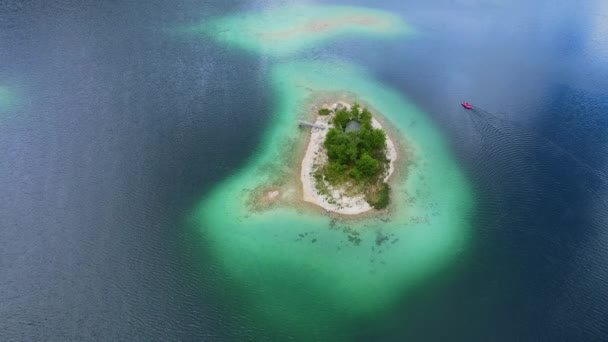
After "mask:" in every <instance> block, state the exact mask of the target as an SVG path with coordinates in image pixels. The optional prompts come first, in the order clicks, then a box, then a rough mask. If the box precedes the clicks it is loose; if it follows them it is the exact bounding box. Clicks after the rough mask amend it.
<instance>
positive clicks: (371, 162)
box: [355, 153, 378, 177]
mask: <svg viewBox="0 0 608 342" xmlns="http://www.w3.org/2000/svg"><path fill="white" fill-rule="evenodd" d="M355 167H356V168H357V169H358V170H359V172H361V174H362V175H364V176H367V177H370V176H373V175H375V174H376V171H378V161H377V160H376V159H374V158H372V157H371V156H370V155H369V154H367V153H364V154H363V155H362V156H361V158H360V159H359V160H357V162H356V163H355Z"/></svg>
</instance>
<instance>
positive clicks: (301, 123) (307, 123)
mask: <svg viewBox="0 0 608 342" xmlns="http://www.w3.org/2000/svg"><path fill="white" fill-rule="evenodd" d="M298 126H300V127H302V126H303V127H310V128H318V129H325V126H323V125H317V124H314V123H310V122H306V121H303V120H298Z"/></svg>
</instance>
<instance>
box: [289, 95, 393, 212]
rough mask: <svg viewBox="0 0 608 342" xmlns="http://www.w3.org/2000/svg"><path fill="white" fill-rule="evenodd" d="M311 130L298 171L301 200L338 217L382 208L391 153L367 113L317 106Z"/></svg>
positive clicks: (386, 197)
mask: <svg viewBox="0 0 608 342" xmlns="http://www.w3.org/2000/svg"><path fill="white" fill-rule="evenodd" d="M311 126H312V128H311V130H312V131H311V136H310V141H309V144H308V148H307V149H306V153H305V155H304V159H303V160H302V169H301V180H302V185H303V193H304V200H305V201H307V202H311V203H314V204H317V205H319V206H321V207H322V208H324V209H325V210H327V211H331V212H335V213H338V214H344V215H357V214H361V213H364V212H367V211H370V210H372V209H384V208H386V207H387V206H388V204H389V200H390V187H389V185H388V183H387V181H388V178H389V177H390V176H391V174H392V173H393V169H394V167H393V165H394V161H395V160H396V158H397V153H396V149H395V146H394V144H393V142H392V141H391V140H390V139H389V138H388V136H387V134H386V132H385V130H384V129H383V127H382V126H381V125H380V123H379V122H378V120H376V119H375V118H374V117H373V115H372V113H371V112H370V111H369V110H368V109H367V108H362V107H361V106H360V105H359V104H357V103H353V104H352V105H350V104H348V103H344V102H337V103H334V104H332V105H325V106H323V108H321V109H320V110H319V111H318V115H317V118H316V121H315V123H314V124H313V125H311Z"/></svg>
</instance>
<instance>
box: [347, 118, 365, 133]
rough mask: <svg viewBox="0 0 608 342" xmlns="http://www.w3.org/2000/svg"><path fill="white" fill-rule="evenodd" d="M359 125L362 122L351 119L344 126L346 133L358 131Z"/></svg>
mask: <svg viewBox="0 0 608 342" xmlns="http://www.w3.org/2000/svg"><path fill="white" fill-rule="evenodd" d="M359 127H361V124H360V123H358V122H357V121H352V120H351V121H349V122H348V123H347V124H346V128H344V132H346V133H350V132H357V131H359Z"/></svg>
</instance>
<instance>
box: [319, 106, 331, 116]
mask: <svg viewBox="0 0 608 342" xmlns="http://www.w3.org/2000/svg"><path fill="white" fill-rule="evenodd" d="M329 114H331V110H329V109H327V108H321V109H319V115H323V116H325V115H329Z"/></svg>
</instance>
